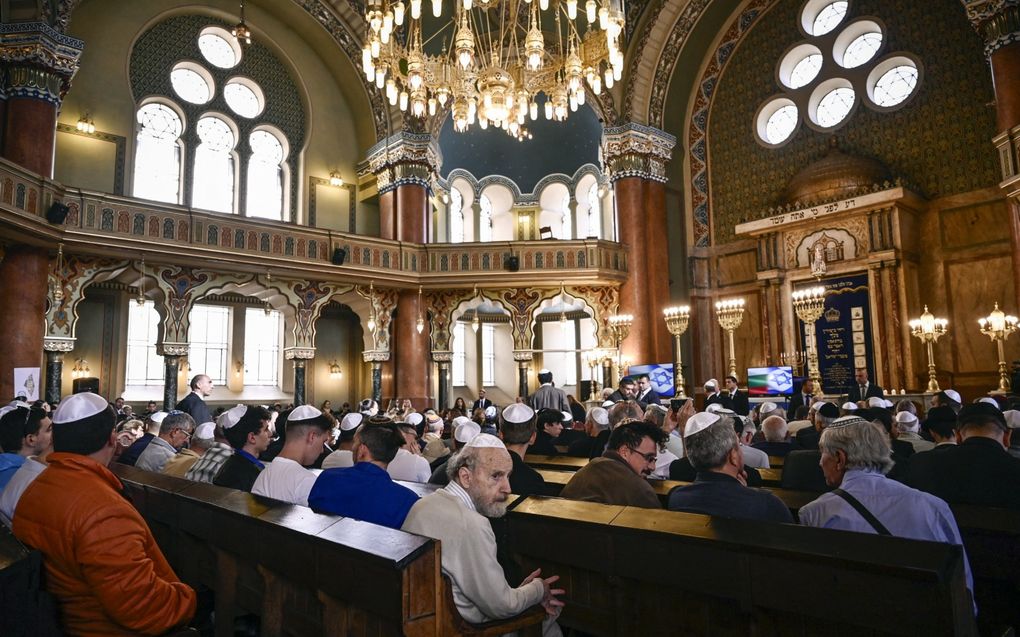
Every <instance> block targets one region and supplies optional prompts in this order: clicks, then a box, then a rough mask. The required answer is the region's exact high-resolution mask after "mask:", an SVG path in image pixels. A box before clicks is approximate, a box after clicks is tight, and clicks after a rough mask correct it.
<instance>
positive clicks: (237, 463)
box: [213, 453, 262, 493]
mask: <svg viewBox="0 0 1020 637" xmlns="http://www.w3.org/2000/svg"><path fill="white" fill-rule="evenodd" d="M260 473H262V469H259V468H258V467H257V466H255V465H254V464H252V462H251V461H250V460H248V459H247V458H245V457H244V456H242V455H240V454H238V453H235V454H234V455H232V456H230V457H229V458H227V461H226V462H224V463H223V468H222V469H220V472H219V473H217V474H216V477H215V478H213V484H215V485H219V486H221V487H230V488H231V489H239V490H241V491H248V492H249V493H250V492H251V488H252V486H254V484H255V479H256V478H258V477H259V474H260Z"/></svg>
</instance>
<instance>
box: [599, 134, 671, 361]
mask: <svg viewBox="0 0 1020 637" xmlns="http://www.w3.org/2000/svg"><path fill="white" fill-rule="evenodd" d="M675 145H676V138H674V137H673V136H672V135H669V134H668V133H665V132H663V131H660V130H657V129H654V128H650V127H648V126H642V125H639V124H634V123H630V124H625V125H623V126H618V127H612V128H606V129H605V132H604V134H603V138H602V156H603V157H604V159H605V163H606V171H607V172H608V174H609V178H610V180H611V181H612V183H613V195H614V196H613V201H614V205H615V208H616V223H617V227H618V228H619V237H618V240H619V242H620V243H622V244H623V245H624V246H626V247H627V280H626V281H625V282H624V283H623V285H622V286H621V288H620V307H619V313H620V314H630V315H632V316H633V317H634V322H633V324H632V325H631V329H630V334H629V336H628V337H627V338H626V339H625V340H624V342H623V344H622V346H621V349H622V350H623V357H624V358H628V359H630V360H631V361H633V362H634V363H635V364H642V363H652V362H657V361H660V360H668V357H669V355H670V351H671V349H672V342H673V341H672V337H671V336H670V334H669V331H668V330H667V329H666V325H665V323H664V322H663V320H662V308H664V307H667V306H668V305H670V304H671V302H670V298H669V252H668V251H667V250H666V242H665V237H666V234H667V227H666V188H665V182H666V163H667V162H668V161H669V159H670V157H671V154H672V150H673V147H674V146H675Z"/></svg>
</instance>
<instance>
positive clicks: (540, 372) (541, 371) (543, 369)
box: [538, 367, 552, 374]
mask: <svg viewBox="0 0 1020 637" xmlns="http://www.w3.org/2000/svg"><path fill="white" fill-rule="evenodd" d="M538 373H539V374H551V373H552V372H550V371H549V370H548V369H546V368H544V367H543V368H542V369H540V370H538Z"/></svg>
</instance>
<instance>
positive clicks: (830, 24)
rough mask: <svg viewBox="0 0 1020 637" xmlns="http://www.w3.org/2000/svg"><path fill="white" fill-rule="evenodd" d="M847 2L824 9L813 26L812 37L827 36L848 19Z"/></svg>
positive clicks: (816, 17)
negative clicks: (844, 19)
mask: <svg viewBox="0 0 1020 637" xmlns="http://www.w3.org/2000/svg"><path fill="white" fill-rule="evenodd" d="M847 5H848V3H847V2H833V3H831V4H828V5H826V6H824V7H822V10H821V11H819V12H818V15H817V16H815V20H814V22H813V23H812V24H811V35H825V34H826V33H828V32H829V31H832V30H833V29H835V28H836V26H837V25H838V24H839V23H840V22H842V21H843V18H844V17H846V10H847Z"/></svg>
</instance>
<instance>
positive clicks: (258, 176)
mask: <svg viewBox="0 0 1020 637" xmlns="http://www.w3.org/2000/svg"><path fill="white" fill-rule="evenodd" d="M248 144H249V145H250V146H251V158H250V159H249V160H248V200H247V215H248V216H249V217H261V218H263V219H275V220H278V221H282V220H283V181H284V179H283V177H284V163H283V160H284V158H285V157H286V152H285V151H284V147H283V142H282V141H281V140H280V138H279V137H277V136H276V135H274V134H273V133H271V132H269V131H267V130H257V131H255V132H253V133H252V134H251V135H250V136H249V137H248Z"/></svg>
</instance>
